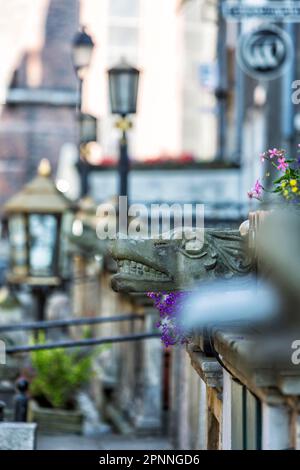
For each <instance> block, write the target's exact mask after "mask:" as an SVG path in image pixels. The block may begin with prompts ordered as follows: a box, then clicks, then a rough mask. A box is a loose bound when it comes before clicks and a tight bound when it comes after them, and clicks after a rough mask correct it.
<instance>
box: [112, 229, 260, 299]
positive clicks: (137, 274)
mask: <svg viewBox="0 0 300 470" xmlns="http://www.w3.org/2000/svg"><path fill="white" fill-rule="evenodd" d="M111 254H112V256H113V258H114V259H115V260H116V261H117V263H118V273H117V274H116V275H114V276H113V277H112V288H113V289H114V290H116V291H122V292H147V291H165V292H170V291H175V290H181V289H185V288H188V287H190V286H191V285H193V283H195V282H197V281H202V280H203V281H208V280H210V279H216V278H219V277H222V278H225V279H230V278H232V277H233V276H245V275H247V274H248V273H249V272H250V271H251V268H252V264H251V262H250V260H249V258H248V257H247V255H246V254H245V250H244V240H243V238H242V237H241V235H240V233H239V231H238V230H223V231H221V230H215V229H206V230H205V232H204V239H203V240H202V241H201V243H199V239H198V238H197V236H196V234H195V239H194V240H193V239H191V232H189V234H188V236H186V233H184V234H183V237H182V238H181V239H178V238H177V236H176V232H175V231H174V232H172V233H171V236H170V237H169V239H161V238H160V239H157V240H150V239H129V240H116V241H115V242H113V243H112V245H111Z"/></svg>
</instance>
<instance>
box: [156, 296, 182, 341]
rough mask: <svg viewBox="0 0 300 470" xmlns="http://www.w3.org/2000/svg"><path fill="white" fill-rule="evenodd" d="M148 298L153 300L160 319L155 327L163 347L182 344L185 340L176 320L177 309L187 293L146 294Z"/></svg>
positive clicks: (180, 326)
mask: <svg viewBox="0 0 300 470" xmlns="http://www.w3.org/2000/svg"><path fill="white" fill-rule="evenodd" d="M147 295H148V297H150V298H151V299H153V300H154V306H155V307H156V308H157V309H158V311H159V315H160V319H159V321H158V322H157V324H156V326H157V328H159V330H160V331H161V340H162V342H163V343H164V344H165V346H167V347H168V346H173V345H175V344H184V343H186V342H187V338H186V336H185V334H184V331H183V328H182V325H180V322H179V319H178V309H179V306H180V304H181V303H182V301H183V300H184V299H185V298H186V296H187V292H181V291H178V292H171V293H165V292H148V294H147Z"/></svg>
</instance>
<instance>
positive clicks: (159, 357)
mask: <svg viewBox="0 0 300 470" xmlns="http://www.w3.org/2000/svg"><path fill="white" fill-rule="evenodd" d="M145 300H146V302H145V303H147V301H148V299H147V298H146V299H145ZM157 315H158V314H157V310H156V309H154V308H153V307H152V306H149V305H145V307H144V320H143V321H142V322H138V325H136V327H137V328H139V329H140V331H144V332H149V333H151V332H153V331H154V330H155V323H156V322H157ZM135 324H136V323H135ZM137 328H135V332H136V333H137V331H136V329H137ZM134 349H135V367H136V370H135V374H136V382H135V390H134V396H133V406H132V405H131V412H130V417H131V420H132V422H133V424H134V427H135V428H136V429H138V430H139V431H141V432H148V431H151V432H153V431H160V430H161V426H162V398H163V345H162V343H161V340H160V339H159V338H153V339H146V340H143V341H138V342H137V343H135V345H134ZM131 367H132V364H131Z"/></svg>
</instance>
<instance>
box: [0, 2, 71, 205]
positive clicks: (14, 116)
mask: <svg viewBox="0 0 300 470" xmlns="http://www.w3.org/2000/svg"><path fill="white" fill-rule="evenodd" d="M77 28H78V0H49V5H48V6H47V13H46V23H45V31H44V37H45V43H44V47H43V49H42V50H41V51H40V52H39V57H38V60H39V63H40V66H41V79H40V83H39V85H38V88H34V89H36V90H38V89H47V90H54V91H58V90H59V91H70V90H71V91H74V90H76V87H77V79H76V76H75V73H74V70H73V66H72V61H71V43H72V39H73V37H74V34H75V32H76V30H77ZM16 34H17V32H16ZM29 54H30V51H29V53H28V54H27V53H25V54H24V56H23V58H22V62H21V64H20V66H19V67H18V69H17V71H16V74H15V79H14V83H13V87H17V88H22V89H24V88H25V89H26V88H27V87H28V86H29V84H28V71H29V72H30V63H29V62H28V57H29ZM50 93H51V92H50V91H49V95H50ZM76 140H77V127H76V116H75V109H74V108H72V107H71V108H70V107H69V108H68V107H57V106H56V107H54V106H48V105H32V104H14V105H6V106H5V108H4V109H3V110H2V113H1V116H0V206H1V205H2V204H3V202H5V201H6V200H7V199H8V198H9V197H10V196H11V195H12V194H14V193H15V192H16V191H17V190H19V189H20V188H21V187H22V185H23V184H24V183H26V182H27V181H29V180H30V179H31V178H32V177H33V176H34V174H35V171H36V167H37V165H38V162H39V161H40V159H41V158H48V159H49V160H50V161H51V164H52V166H53V170H54V171H55V169H56V165H57V162H58V158H59V154H60V149H61V147H62V145H63V144H64V143H66V142H73V143H76Z"/></svg>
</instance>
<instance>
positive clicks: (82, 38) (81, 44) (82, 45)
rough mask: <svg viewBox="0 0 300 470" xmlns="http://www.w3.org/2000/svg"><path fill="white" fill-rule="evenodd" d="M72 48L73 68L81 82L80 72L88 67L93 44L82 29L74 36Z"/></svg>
mask: <svg viewBox="0 0 300 470" xmlns="http://www.w3.org/2000/svg"><path fill="white" fill-rule="evenodd" d="M72 46H73V47H72V51H73V64H74V68H75V70H76V73H77V75H78V76H80V77H81V80H82V78H83V77H82V72H83V71H84V70H85V69H86V68H87V67H88V66H89V65H90V62H91V59H92V54H93V50H94V42H93V40H92V38H91V36H89V35H88V34H87V32H86V29H85V28H84V27H83V28H82V30H81V31H78V32H77V33H76V34H75V37H74V39H73V44H72Z"/></svg>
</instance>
